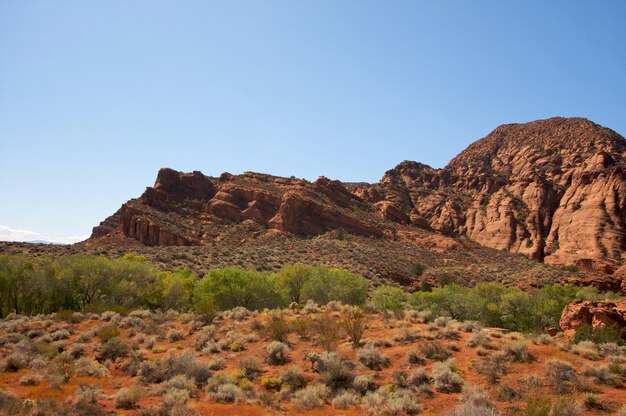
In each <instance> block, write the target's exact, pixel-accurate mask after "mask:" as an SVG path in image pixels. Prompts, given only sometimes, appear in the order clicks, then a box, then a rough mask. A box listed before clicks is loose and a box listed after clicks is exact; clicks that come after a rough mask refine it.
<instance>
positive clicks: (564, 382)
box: [546, 359, 579, 394]
mask: <svg viewBox="0 0 626 416" xmlns="http://www.w3.org/2000/svg"><path fill="white" fill-rule="evenodd" d="M546 381H547V382H548V383H549V384H551V385H552V388H553V389H554V391H555V392H556V393H558V394H568V393H571V392H572V390H573V389H574V387H575V386H577V385H578V383H579V380H578V375H577V374H576V370H575V369H574V367H573V366H572V365H571V364H570V363H568V362H567V361H563V360H559V359H552V360H548V362H547V363H546Z"/></svg>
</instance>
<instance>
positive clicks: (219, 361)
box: [207, 357, 226, 371]
mask: <svg viewBox="0 0 626 416" xmlns="http://www.w3.org/2000/svg"><path fill="white" fill-rule="evenodd" d="M207 367H208V368H209V370H213V371H217V370H223V369H224V368H226V360H225V359H224V358H221V357H215V358H213V359H212V360H211V361H209V364H207Z"/></svg>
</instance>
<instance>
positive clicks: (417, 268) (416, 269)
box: [411, 263, 426, 277]
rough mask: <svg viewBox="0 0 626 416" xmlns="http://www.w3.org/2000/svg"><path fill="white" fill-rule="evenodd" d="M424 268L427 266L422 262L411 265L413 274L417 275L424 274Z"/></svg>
mask: <svg viewBox="0 0 626 416" xmlns="http://www.w3.org/2000/svg"><path fill="white" fill-rule="evenodd" d="M424 270H426V266H425V265H423V264H422V263H414V264H413V265H412V266H411V272H413V274H414V275H415V276H417V277H419V276H421V275H422V274H424Z"/></svg>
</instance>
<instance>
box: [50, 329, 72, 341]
mask: <svg viewBox="0 0 626 416" xmlns="http://www.w3.org/2000/svg"><path fill="white" fill-rule="evenodd" d="M69 337H70V331H68V330H67V329H59V330H57V331H54V332H52V333H51V334H50V338H52V340H53V341H61V340H62V339H68V338H69Z"/></svg>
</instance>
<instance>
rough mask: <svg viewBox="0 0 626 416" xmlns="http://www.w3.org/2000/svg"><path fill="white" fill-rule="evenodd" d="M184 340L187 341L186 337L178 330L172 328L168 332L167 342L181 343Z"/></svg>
mask: <svg viewBox="0 0 626 416" xmlns="http://www.w3.org/2000/svg"><path fill="white" fill-rule="evenodd" d="M183 339H185V336H184V335H183V333H182V332H181V331H179V330H178V329H176V328H172V329H170V330H169V331H167V340H168V341H169V342H176V341H181V340H183Z"/></svg>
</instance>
